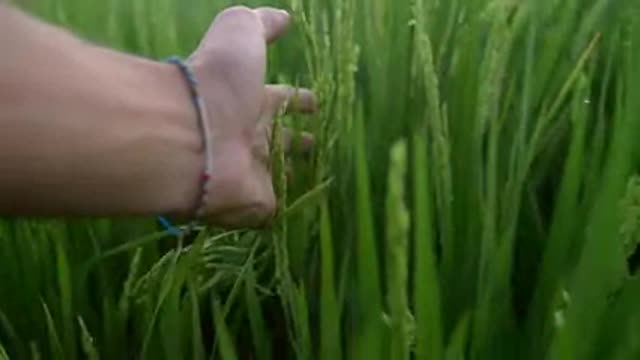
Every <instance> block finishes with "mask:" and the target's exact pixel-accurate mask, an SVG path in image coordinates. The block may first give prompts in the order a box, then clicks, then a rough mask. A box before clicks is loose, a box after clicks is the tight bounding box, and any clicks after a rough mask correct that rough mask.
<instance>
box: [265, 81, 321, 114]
mask: <svg viewBox="0 0 640 360" xmlns="http://www.w3.org/2000/svg"><path fill="white" fill-rule="evenodd" d="M265 98H266V104H265V109H264V113H266V115H267V116H270V117H273V116H276V115H278V114H280V113H284V112H286V113H292V112H296V113H303V114H311V113H314V112H315V111H316V110H317V108H318V104H317V100H316V96H315V94H314V93H313V92H312V91H311V90H309V89H298V88H295V87H292V86H288V85H267V86H266V96H265Z"/></svg>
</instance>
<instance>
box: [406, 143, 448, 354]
mask: <svg viewBox="0 0 640 360" xmlns="http://www.w3.org/2000/svg"><path fill="white" fill-rule="evenodd" d="M412 143H413V196H414V201H413V207H414V211H413V226H414V243H415V244H414V246H415V250H414V265H413V266H414V275H413V279H414V295H413V296H414V308H415V310H414V311H415V314H416V356H417V357H418V358H421V359H424V358H427V357H433V358H434V359H441V358H443V352H444V350H443V336H442V323H441V314H440V311H441V308H440V286H439V278H438V274H437V267H436V258H435V253H434V251H435V241H434V234H433V230H432V224H433V220H432V213H431V201H432V198H431V196H429V195H430V189H431V187H430V182H429V174H428V164H427V140H426V136H425V134H424V132H423V131H420V130H418V131H416V133H415V134H414V136H413V141H412Z"/></svg>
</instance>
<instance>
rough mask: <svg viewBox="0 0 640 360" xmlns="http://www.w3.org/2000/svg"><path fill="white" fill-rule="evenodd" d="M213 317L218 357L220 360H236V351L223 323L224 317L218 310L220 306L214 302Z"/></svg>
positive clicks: (229, 333) (227, 329)
mask: <svg viewBox="0 0 640 360" xmlns="http://www.w3.org/2000/svg"><path fill="white" fill-rule="evenodd" d="M213 316H214V322H215V325H216V336H217V339H218V344H219V350H220V357H221V359H222V360H237V359H238V356H237V355H236V350H235V347H234V345H233V339H232V337H231V332H230V331H229V328H228V327H227V324H226V323H225V321H224V316H223V314H222V311H221V309H220V304H219V303H218V302H217V301H216V302H214V304H213Z"/></svg>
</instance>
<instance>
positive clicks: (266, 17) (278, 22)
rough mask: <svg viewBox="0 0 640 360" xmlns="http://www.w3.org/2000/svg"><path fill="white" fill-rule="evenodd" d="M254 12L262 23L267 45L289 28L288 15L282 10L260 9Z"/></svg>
mask: <svg viewBox="0 0 640 360" xmlns="http://www.w3.org/2000/svg"><path fill="white" fill-rule="evenodd" d="M254 12H255V13H256V14H257V15H258V18H259V19H260V22H261V23H262V27H263V30H264V38H265V41H266V42H267V44H271V43H272V42H274V41H276V40H277V39H278V38H279V37H281V36H282V35H283V34H284V33H285V32H286V31H287V29H288V28H289V22H290V17H289V13H287V12H286V11H284V10H279V9H274V8H268V7H262V8H258V9H256V10H254Z"/></svg>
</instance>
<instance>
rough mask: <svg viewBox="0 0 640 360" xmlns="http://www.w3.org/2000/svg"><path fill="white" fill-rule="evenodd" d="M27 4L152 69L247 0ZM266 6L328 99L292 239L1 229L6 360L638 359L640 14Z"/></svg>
mask: <svg viewBox="0 0 640 360" xmlns="http://www.w3.org/2000/svg"><path fill="white" fill-rule="evenodd" d="M21 3H22V5H24V6H25V7H27V8H28V9H30V11H32V13H33V14H34V15H37V16H41V17H42V18H44V19H46V20H48V21H51V22H55V23H57V24H61V25H64V26H66V27H68V28H70V29H72V30H73V31H75V32H77V33H78V34H79V35H82V36H83V37H85V38H87V39H89V40H91V41H94V42H96V43H99V44H104V45H107V46H111V47H114V48H117V49H120V50H124V51H128V52H132V53H136V54H139V55H143V56H148V57H151V58H154V59H161V58H164V57H167V56H169V55H173V54H179V55H188V54H189V52H190V50H191V49H193V48H194V47H195V45H196V44H197V42H198V41H199V38H200V36H201V34H202V33H203V32H204V31H205V30H206V28H207V26H208V25H209V24H210V22H211V20H212V19H213V17H214V16H215V14H216V13H217V12H218V11H220V10H221V9H223V8H224V7H226V6H229V5H232V4H235V2H233V1H224V0H105V1H88V0H31V1H26V2H24V1H23V2H21ZM243 4H245V5H250V6H256V5H260V4H265V2H262V1H246V2H243ZM269 5H272V6H279V7H284V8H286V9H288V10H290V12H291V13H292V15H293V18H294V25H293V29H292V31H291V32H290V34H289V35H287V36H286V37H285V38H284V39H283V40H282V41H280V42H279V43H278V44H277V45H276V46H275V47H274V48H273V49H272V52H271V55H270V57H271V59H270V75H269V80H270V81H273V82H275V81H286V82H291V83H294V84H300V85H304V86H310V87H312V88H313V89H314V90H316V91H317V93H318V94H319V97H320V99H321V100H322V111H321V112H320V113H319V114H318V115H316V116H314V117H313V118H312V119H309V120H302V119H295V118H290V117H285V118H282V119H279V121H278V123H277V128H279V127H280V126H282V125H283V124H285V125H292V126H294V127H296V128H300V129H305V130H308V131H311V132H313V133H314V135H315V136H316V138H317V140H318V146H317V148H316V151H315V152H314V154H313V156H312V157H311V158H305V159H294V160H295V163H296V165H295V166H296V170H297V174H298V175H297V176H296V178H295V180H294V182H290V183H289V182H286V181H284V176H283V171H282V168H283V166H282V164H283V161H284V157H283V154H282V152H281V149H280V148H279V147H278V146H276V149H275V150H274V154H273V159H274V169H275V170H276V171H275V174H274V182H275V184H276V188H277V190H278V194H279V197H280V199H281V201H280V206H281V214H282V216H281V217H280V218H279V220H278V221H277V223H276V224H275V226H274V227H273V229H271V230H270V231H265V232H251V231H236V232H220V231H218V230H216V229H208V228H207V229H204V228H203V229H201V231H200V232H199V233H198V235H197V236H195V237H194V238H183V239H176V238H175V237H173V236H171V235H170V234H168V233H166V232H164V231H163V230H162V229H161V228H159V227H158V225H157V224H156V223H155V221H154V220H153V219H100V220H97V219H55V220H53V219H52V220H49V221H43V220H33V219H4V220H2V221H0V359H3V360H4V359H9V358H10V359H84V358H87V359H98V358H102V359H188V358H192V359H217V358H221V359H236V358H239V359H258V360H267V359H288V358H297V359H316V358H317V359H342V358H345V359H366V360H369V359H371V360H374V359H383V358H391V359H409V358H416V359H447V360H454V359H554V360H555V359H594V360H595V359H615V360H618V359H620V360H622V359H640V279H638V278H637V277H634V276H633V270H634V269H633V266H632V265H633V264H632V263H633V261H628V260H629V259H631V258H632V257H633V254H634V252H635V250H636V247H637V244H638V229H639V226H640V210H639V209H640V205H639V204H640V180H639V178H638V177H636V176H635V173H636V172H637V169H638V164H639V162H638V160H639V158H638V155H639V152H638V150H640V149H639V146H638V145H637V144H638V143H640V142H637V141H636V138H637V134H640V128H639V126H640V117H639V116H638V114H639V113H640V101H638V96H640V66H639V65H640V24H638V21H637V19H638V18H639V16H640V12H639V10H640V4H639V3H638V2H637V1H632V0H628V1H625V0H449V1H443V0H440V1H438V0H273V1H271V2H269ZM16 36H19V35H18V34H16ZM277 133H278V132H277V131H276V134H277ZM276 143H277V141H276ZM69 190H70V191H73V189H69Z"/></svg>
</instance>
